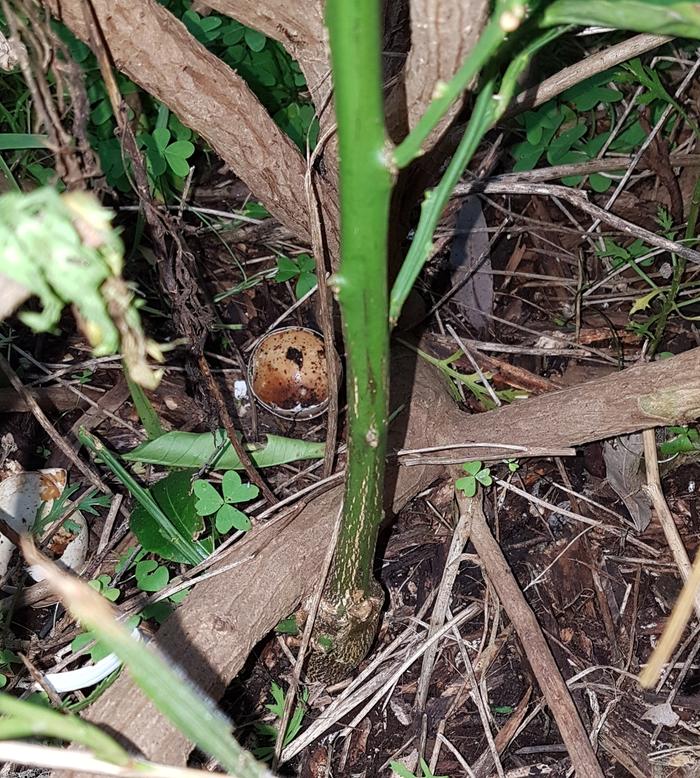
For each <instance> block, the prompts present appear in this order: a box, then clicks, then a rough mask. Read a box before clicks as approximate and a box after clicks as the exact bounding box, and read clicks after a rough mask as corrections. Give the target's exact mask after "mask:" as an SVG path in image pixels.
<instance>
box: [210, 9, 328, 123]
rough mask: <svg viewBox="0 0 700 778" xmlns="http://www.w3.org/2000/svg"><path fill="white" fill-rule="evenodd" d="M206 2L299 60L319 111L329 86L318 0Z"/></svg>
mask: <svg viewBox="0 0 700 778" xmlns="http://www.w3.org/2000/svg"><path fill="white" fill-rule="evenodd" d="M207 5H208V6H209V7H210V8H213V9H214V10H215V11H217V12H218V13H220V14H223V15H224V16H228V17H230V18H231V19H236V21H239V22H241V23H242V24H245V25H246V26H247V27H253V28H254V29H256V30H259V31H260V32H262V33H264V34H265V35H267V37H268V38H272V39H273V40H276V41H278V42H279V43H281V44H282V45H283V46H284V47H285V49H286V50H287V51H288V52H289V53H290V54H291V55H292V57H294V59H295V60H296V61H297V62H298V63H299V67H300V68H301V70H302V72H303V74H304V75H305V76H306V83H307V85H308V87H309V91H310V92H311V98H312V100H313V102H314V105H315V106H316V108H317V109H318V110H319V111H320V109H321V108H322V107H323V104H324V103H325V102H326V101H327V99H328V97H329V95H330V93H331V87H332V81H331V75H330V65H329V61H330V57H329V52H328V36H327V35H326V28H325V26H324V24H323V6H324V4H323V3H322V2H321V0H312V1H311V2H307V0H304V2H277V3H269V4H267V5H266V4H265V3H261V2H259V1H258V0H207Z"/></svg>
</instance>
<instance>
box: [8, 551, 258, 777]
mask: <svg viewBox="0 0 700 778" xmlns="http://www.w3.org/2000/svg"><path fill="white" fill-rule="evenodd" d="M22 550H23V552H24V555H25V557H26V558H27V560H28V561H29V563H30V564H36V565H39V566H40V567H41V569H42V571H43V572H44V573H45V575H46V579H47V581H48V582H49V584H50V586H51V587H52V588H53V589H54V591H56V592H57V593H58V594H59V596H60V597H61V600H62V601H63V603H64V604H65V606H66V607H67V608H68V610H70V612H71V613H72V615H73V616H74V617H75V618H76V619H78V621H80V622H81V624H83V625H84V626H85V627H86V628H87V629H90V630H92V631H93V632H94V633H95V635H96V636H97V638H98V640H100V641H101V642H103V643H104V645H106V646H108V647H109V649H110V651H112V652H114V653H115V654H116V655H117V656H118V657H119V658H120V659H121V660H122V662H123V663H124V665H125V666H126V667H127V669H128V670H129V672H130V673H131V676H132V678H133V679H134V682H135V683H136V685H137V686H138V687H139V688H140V689H141V690H142V691H143V692H144V694H145V695H146V696H147V697H148V698H149V699H150V700H151V701H152V702H153V704H154V705H155V706H156V707H157V708H158V710H159V711H160V712H161V713H162V714H163V715H164V716H166V717H167V718H168V719H169V720H170V721H171V722H172V723H173V724H174V725H175V726H176V727H177V728H178V730H179V731H180V732H182V733H183V734H184V735H185V736H186V737H187V738H189V739H190V740H191V741H192V742H193V743H195V744H196V745H197V746H198V747H199V748H200V749H201V750H202V751H204V752H205V753H207V754H209V755H210V756H213V757H214V758H215V759H217V760H218V761H219V762H220V763H221V764H222V765H223V767H224V768H225V769H226V770H228V772H229V773H231V774H232V775H235V776H236V777H237V778H272V776H271V773H270V772H269V771H268V770H267V769H266V768H265V767H264V766H263V765H261V764H259V763H258V762H256V761H255V759H254V758H253V757H252V756H251V754H249V753H248V752H247V751H245V750H244V749H243V748H241V746H240V745H239V744H238V743H237V742H236V740H235V739H234V737H233V736H232V735H231V724H230V722H229V721H228V720H227V719H226V718H225V717H224V716H223V715H222V714H221V713H220V712H219V710H218V709H217V708H216V706H215V705H214V704H213V702H212V701H211V700H209V699H208V698H207V697H205V696H204V695H203V694H202V693H201V692H199V691H198V690H196V689H195V688H194V687H193V686H192V685H191V684H190V682H189V681H187V680H186V679H185V678H184V677H183V676H182V675H181V674H180V673H179V672H178V671H177V670H176V669H175V668H174V667H173V666H172V665H171V664H170V663H169V662H168V661H167V660H166V659H165V658H164V657H163V656H161V654H160V653H159V652H158V651H157V650H156V649H155V648H154V647H153V646H152V645H146V644H144V643H143V642H141V641H139V640H137V639H135V638H134V637H133V636H132V635H131V633H130V632H129V631H128V630H127V629H126V628H125V627H124V626H123V625H122V624H120V623H119V622H118V621H117V620H116V619H115V618H114V616H113V613H112V609H111V607H110V605H109V603H107V601H106V600H105V599H104V598H103V597H101V596H100V595H99V594H98V593H97V592H95V591H94V590H93V589H91V588H90V587H89V586H88V585H87V584H85V583H83V582H82V581H80V580H79V579H77V578H74V577H73V576H69V575H67V574H66V573H63V572H62V571H61V570H59V568H58V567H56V565H54V564H53V563H51V562H49V561H48V560H47V559H46V558H45V557H43V556H42V555H41V554H39V553H38V552H37V551H36V549H35V548H34V546H33V545H32V544H31V542H28V541H26V540H24V541H23V543H22Z"/></svg>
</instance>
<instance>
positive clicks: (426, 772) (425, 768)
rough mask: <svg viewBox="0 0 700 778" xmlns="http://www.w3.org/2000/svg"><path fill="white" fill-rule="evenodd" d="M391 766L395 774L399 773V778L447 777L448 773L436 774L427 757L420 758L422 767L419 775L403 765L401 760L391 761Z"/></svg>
mask: <svg viewBox="0 0 700 778" xmlns="http://www.w3.org/2000/svg"><path fill="white" fill-rule="evenodd" d="M389 766H390V767H391V770H392V772H393V773H394V775H398V776H399V778H447V776H446V775H434V774H433V773H432V771H431V769H430V767H429V765H428V763H427V762H426V761H425V759H421V760H420V768H419V770H418V774H417V775H416V774H414V773H412V772H411V771H410V770H409V769H408V767H406V766H405V765H402V764H401V762H391V763H390V764H389Z"/></svg>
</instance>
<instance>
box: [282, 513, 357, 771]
mask: <svg viewBox="0 0 700 778" xmlns="http://www.w3.org/2000/svg"><path fill="white" fill-rule="evenodd" d="M342 514H343V504H342V502H341V504H340V508H339V509H338V515H337V516H336V520H335V526H334V527H333V537H332V538H331V542H330V544H329V546H328V551H327V553H326V558H325V559H324V560H323V569H322V571H321V577H320V579H319V581H318V584H317V586H316V591H315V592H314V597H313V601H312V602H311V605H310V606H309V612H308V615H307V617H306V624H305V625H304V634H303V635H302V638H301V645H300V646H299V652H298V653H297V660H296V662H295V664H294V669H293V670H292V678H291V680H290V683H289V689H287V694H286V696H285V698H284V710H283V711H282V720H281V721H280V725H279V729H278V730H277V739H276V740H275V753H274V757H273V759H272V769H273V770H277V768H278V766H279V761H280V756H281V754H282V749H283V748H284V738H285V735H286V734H287V725H288V724H289V719H290V718H291V716H292V708H293V706H294V700H295V699H296V694H297V689H298V688H299V679H300V678H301V671H302V668H303V667H304V659H305V658H306V652H307V650H308V648H309V643H310V642H311V633H312V631H313V628H314V623H315V622H316V614H317V613H318V608H319V605H320V604H321V598H322V597H323V589H324V587H325V585H326V579H327V578H328V571H329V570H330V569H331V563H332V562H333V555H334V554H335V546H336V543H337V542H338V532H339V530H340V518H341V516H342Z"/></svg>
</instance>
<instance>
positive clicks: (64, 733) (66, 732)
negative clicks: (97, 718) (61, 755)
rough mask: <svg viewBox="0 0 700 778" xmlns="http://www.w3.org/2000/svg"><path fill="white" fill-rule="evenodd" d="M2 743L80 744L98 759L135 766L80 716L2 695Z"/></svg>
mask: <svg viewBox="0 0 700 778" xmlns="http://www.w3.org/2000/svg"><path fill="white" fill-rule="evenodd" d="M0 713H2V714H3V716H2V718H1V719H0V739H2V740H10V739H15V738H19V737H23V738H47V737H51V738H58V739H60V740H66V741H70V742H73V743H80V744H81V745H84V746H87V747H88V748H90V749H92V750H93V751H94V752H95V754H96V756H98V757H100V758H101V759H106V760H108V761H109V762H112V763H114V764H118V765H126V764H129V763H130V762H131V757H130V756H129V754H128V753H127V752H126V751H125V750H124V749H123V748H122V747H121V746H120V745H119V743H117V742H116V740H113V739H112V738H111V737H110V736H109V735H107V734H105V733H104V732H102V730H101V729H98V728H97V727H95V726H94V725H92V724H89V723H88V722H87V721H83V720H82V719H81V718H79V717H78V716H74V715H68V716H66V715H64V714H62V713H57V712H56V711H55V710H51V709H48V708H44V707H43V706H41V705H36V704H35V703H31V702H26V701H24V700H16V699H15V698H14V697H10V695H9V694H0Z"/></svg>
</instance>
